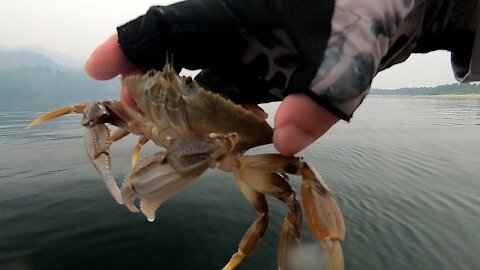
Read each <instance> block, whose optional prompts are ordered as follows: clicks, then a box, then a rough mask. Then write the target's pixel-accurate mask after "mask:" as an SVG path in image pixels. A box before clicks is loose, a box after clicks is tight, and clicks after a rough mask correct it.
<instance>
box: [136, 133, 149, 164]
mask: <svg viewBox="0 0 480 270" xmlns="http://www.w3.org/2000/svg"><path fill="white" fill-rule="evenodd" d="M149 140H150V139H149V138H147V137H145V136H142V137H140V138H139V139H138V143H137V145H135V149H133V153H132V168H133V167H135V164H136V163H137V160H138V155H139V154H140V150H141V149H142V146H143V145H145V144H146V143H147V142H148V141H149Z"/></svg>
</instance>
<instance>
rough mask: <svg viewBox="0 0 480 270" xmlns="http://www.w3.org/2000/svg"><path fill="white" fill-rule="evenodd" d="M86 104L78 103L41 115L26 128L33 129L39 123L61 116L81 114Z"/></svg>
mask: <svg viewBox="0 0 480 270" xmlns="http://www.w3.org/2000/svg"><path fill="white" fill-rule="evenodd" d="M87 105H88V103H79V104H75V105H73V106H69V107H63V108H59V109H56V110H53V111H50V112H47V113H46V114H43V115H41V116H40V117H38V118H36V119H35V120H33V121H32V122H31V123H30V125H28V127H27V128H31V127H34V126H36V125H40V124H41V123H43V122H45V121H48V120H50V119H53V118H57V117H59V116H62V115H66V114H71V113H83V111H84V109H85V107H87Z"/></svg>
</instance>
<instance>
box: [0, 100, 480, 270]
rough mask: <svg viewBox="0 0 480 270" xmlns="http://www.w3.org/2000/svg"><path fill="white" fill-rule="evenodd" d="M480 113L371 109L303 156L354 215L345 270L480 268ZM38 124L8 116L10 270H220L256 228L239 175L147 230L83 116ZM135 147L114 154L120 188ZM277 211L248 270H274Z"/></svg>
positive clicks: (416, 104)
mask: <svg viewBox="0 0 480 270" xmlns="http://www.w3.org/2000/svg"><path fill="white" fill-rule="evenodd" d="M479 112H480V100H478V99H477V100H475V99H447V98H431V97H425V98H410V97H404V98H399V97H369V98H368V99H367V100H366V101H365V104H364V105H363V106H362V107H361V108H360V109H359V111H358V112H357V113H356V115H355V118H354V119H353V121H352V123H350V124H345V123H341V124H339V125H338V126H337V127H335V128H334V129H333V130H332V131H331V132H329V133H328V134H327V135H326V136H324V138H322V139H321V140H319V141H318V142H317V143H315V144H314V145H312V146H311V147H309V148H308V149H307V150H305V151H304V152H303V153H302V155H303V156H305V158H306V160H307V161H309V162H311V163H312V164H313V165H314V166H315V167H317V168H318V170H319V171H320V172H321V174H322V175H323V176H324V177H325V178H326V180H327V181H328V182H329V184H330V186H331V187H332V189H333V191H334V193H335V196H336V198H337V200H338V203H339V205H340V208H341V209H342V211H343V213H344V215H345V220H346V225H347V229H348V231H347V238H346V239H345V241H344V245H343V246H344V251H345V257H346V266H347V269H478V265H480V259H479V258H478V255H477V253H478V250H480V231H479V229H478V228H480V219H479V218H478V217H479V216H480V196H479V195H480V171H479V168H480V159H479V158H478V157H479V156H480V115H479ZM39 113H40V112H38V111H21V110H18V111H15V112H12V111H2V110H0V144H1V145H2V149H1V155H0V207H1V208H0V209H1V212H0V213H1V215H0V269H219V268H221V267H222V266H223V264H224V263H225V262H226V261H227V260H228V258H230V256H231V254H233V253H234V252H235V250H236V247H237V244H238V241H239V239H241V237H242V235H243V233H244V231H245V230H246V229H247V228H248V226H249V225H250V223H251V222H252V221H253V220H255V218H256V216H255V212H254V211H253V209H252V208H251V206H250V205H249V204H248V203H247V202H246V200H245V199H244V198H243V197H242V195H241V194H240V192H239V191H238V188H237V187H236V184H235V181H234V178H233V176H231V175H229V174H225V173H219V172H217V171H208V172H207V173H206V174H205V175H203V176H202V177H201V178H200V179H199V180H198V181H197V182H196V183H195V184H194V185H193V186H192V187H190V188H188V189H187V190H186V191H185V192H183V193H182V194H180V195H178V196H176V197H175V198H173V199H172V200H170V201H169V202H167V203H165V205H164V206H162V208H161V209H159V210H158V211H157V220H156V221H155V222H154V223H149V222H147V221H146V219H145V218H144V217H143V216H142V215H140V214H131V213H129V212H128V210H127V209H125V208H124V207H121V206H118V205H116V204H115V202H114V200H113V199H112V198H111V197H110V195H109V194H108V192H107V191H106V188H105V187H104V186H103V185H102V183H101V182H100V181H99V180H98V177H97V176H96V175H95V171H94V169H93V168H91V166H90V164H89V162H88V161H87V160H86V157H85V154H84V150H83V142H82V140H81V137H82V129H81V127H80V126H79V124H78V123H79V117H78V116H68V117H65V118H61V119H58V120H57V121H54V122H50V123H48V124H45V125H42V126H39V127H38V128H35V129H32V130H25V129H24V128H25V126H26V125H27V124H28V122H29V121H31V120H32V119H33V118H35V117H36V116H38V115H39ZM271 115H273V113H271ZM134 143H135V139H134V138H127V139H126V141H125V142H122V143H118V144H117V145H115V147H114V149H113V153H112V156H113V158H114V170H115V176H116V178H117V180H118V181H121V179H122V178H123V176H124V175H125V174H126V173H127V171H128V169H129V168H128V167H129V165H128V164H129V156H130V152H131V150H132V146H133V144H134ZM261 150H262V151H273V149H272V148H271V147H263V148H262V149H261ZM153 151H155V148H154V146H152V145H150V146H149V147H147V149H146V151H144V152H145V153H148V152H149V153H152V152H153ZM257 151H259V150H257ZM298 182H299V179H297V178H294V179H293V180H292V183H293V185H294V187H296V188H297V190H298ZM269 202H270V203H271V208H270V215H271V222H270V227H269V229H268V230H267V233H266V235H265V237H264V239H263V240H262V242H261V244H260V247H259V248H258V250H257V251H256V252H255V254H253V255H252V256H250V257H248V258H247V259H246V261H245V262H244V263H243V264H242V265H241V266H240V267H239V268H238V269H276V266H275V265H276V248H277V242H278V240H277V237H278V231H279V227H280V225H281V222H282V219H283V217H284V215H285V213H286V208H285V207H284V206H283V205H282V204H281V203H279V202H277V201H276V200H269ZM304 232H305V233H304V235H305V239H304V240H305V242H307V243H314V241H313V240H312V239H311V237H310V236H309V234H308V229H307V227H305V230H304Z"/></svg>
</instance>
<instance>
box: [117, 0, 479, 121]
mask: <svg viewBox="0 0 480 270" xmlns="http://www.w3.org/2000/svg"><path fill="white" fill-rule="evenodd" d="M476 2H477V1H476V0H455V1H454V0H450V1H448V0H437V1H427V0H416V1H415V0H336V1H334V0H236V1H235V0H230V1H228V0H190V1H186V2H181V3H178V4H174V5H171V6H157V7H152V8H150V10H149V11H148V12H147V14H146V15H144V16H141V17H139V18H137V19H136V20H133V21H131V22H129V23H127V24H126V25H123V26H121V27H119V28H118V37H119V45H120V47H121V49H122V50H123V52H124V54H125V55H126V56H127V58H128V59H129V60H130V61H131V62H133V63H135V64H136V65H138V67H139V68H140V69H142V70H143V71H147V70H149V69H161V68H162V67H163V66H164V64H165V61H166V56H167V55H173V64H174V66H175V67H176V68H177V69H179V68H181V67H185V68H188V69H202V70H203V71H202V73H201V74H200V75H199V76H198V77H197V81H199V82H200V83H202V84H204V85H205V86H207V88H209V89H211V90H212V91H216V92H219V93H221V94H224V95H225V96H227V97H229V98H231V99H232V100H233V101H235V102H237V103H263V102H269V101H276V100H281V99H283V98H284V97H286V96H287V95H289V94H292V93H303V94H306V95H307V96H309V97H310V98H312V99H313V100H314V101H315V102H316V103H317V104H319V105H321V106H323V107H324V108H326V109H328V110H329V111H330V112H332V113H333V114H335V115H336V116H338V117H340V118H342V119H344V120H349V119H350V118H351V116H352V114H353V112H354V111H355V109H356V108H357V107H358V106H359V105H360V103H361V102H362V100H363V98H364V97H365V96H366V95H367V93H368V89H369V87H370V84H371V81H372V78H373V77H374V76H375V75H376V74H377V72H378V71H379V70H382V69H384V68H387V67H389V66H391V65H392V64H395V63H398V62H401V61H403V60H405V59H406V58H407V57H408V56H409V55H410V53H412V52H427V51H431V50H435V49H449V50H452V51H453V52H454V55H455V53H456V52H457V53H456V54H457V55H459V54H460V53H459V52H461V54H462V55H461V57H459V59H462V60H464V59H469V56H470V54H471V46H472V45H471V44H472V43H473V37H474V31H471V30H470V29H463V28H468V27H464V22H459V21H463V19H462V18H466V17H468V16H465V14H464V12H463V11H464V10H465V7H466V6H468V5H473V7H475V6H476ZM460 30H461V31H460ZM463 30H465V31H463ZM452 37H456V38H457V39H456V42H457V43H455V44H452V42H451V41H450V40H451V38H452ZM467 61H468V60H467Z"/></svg>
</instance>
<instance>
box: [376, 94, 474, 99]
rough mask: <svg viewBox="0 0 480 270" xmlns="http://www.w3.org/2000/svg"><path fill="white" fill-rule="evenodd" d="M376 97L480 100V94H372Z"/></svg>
mask: <svg viewBox="0 0 480 270" xmlns="http://www.w3.org/2000/svg"><path fill="white" fill-rule="evenodd" d="M369 96H376V97H418V98H432V97H433V98H457V99H480V94H476V93H475V94H458V95H455V94H444V95H381V94H370V95H369Z"/></svg>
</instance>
